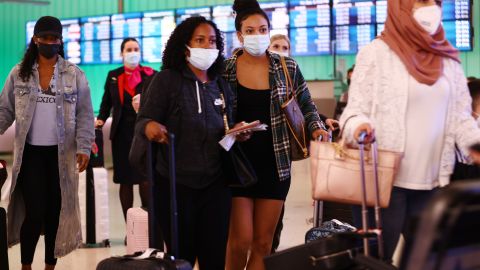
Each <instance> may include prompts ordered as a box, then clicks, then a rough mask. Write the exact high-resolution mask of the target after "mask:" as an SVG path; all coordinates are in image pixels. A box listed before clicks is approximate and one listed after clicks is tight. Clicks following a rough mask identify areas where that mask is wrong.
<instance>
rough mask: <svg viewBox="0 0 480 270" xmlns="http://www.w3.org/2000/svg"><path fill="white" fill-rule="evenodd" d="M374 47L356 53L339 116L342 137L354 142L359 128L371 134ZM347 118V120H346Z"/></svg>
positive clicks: (366, 47) (367, 47)
mask: <svg viewBox="0 0 480 270" xmlns="http://www.w3.org/2000/svg"><path fill="white" fill-rule="evenodd" d="M375 68H376V67H375V49H374V47H372V46H370V45H368V46H365V47H364V48H363V49H362V50H360V52H359V54H358V55H357V59H356V64H355V71H354V72H353V75H352V82H351V84H350V88H349V90H348V91H349V92H348V95H349V97H348V98H349V100H348V103H347V106H346V107H345V110H344V111H343V113H342V116H341V117H340V127H341V128H343V137H344V138H345V139H346V140H347V142H348V143H351V144H354V143H355V142H356V138H357V137H358V134H359V129H362V131H367V132H368V133H369V134H372V136H373V128H372V123H371V121H370V119H369V117H370V112H371V109H372V106H373V84H374V81H375V72H374V69H375ZM347 120H348V121H347Z"/></svg>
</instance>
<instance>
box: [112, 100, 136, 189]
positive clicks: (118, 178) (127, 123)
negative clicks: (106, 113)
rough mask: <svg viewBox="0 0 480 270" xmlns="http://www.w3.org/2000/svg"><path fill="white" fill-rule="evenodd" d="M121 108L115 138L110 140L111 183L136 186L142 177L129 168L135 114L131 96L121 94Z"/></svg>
mask: <svg viewBox="0 0 480 270" xmlns="http://www.w3.org/2000/svg"><path fill="white" fill-rule="evenodd" d="M123 96H124V97H123V106H122V109H121V110H122V113H121V116H120V119H119V121H118V126H117V130H116V132H115V136H114V137H113V138H112V159H113V182H114V183H117V184H138V183H140V182H141V181H142V179H143V178H142V176H141V175H140V174H139V173H138V172H137V170H134V169H133V168H132V167H131V166H130V162H129V160H128V154H129V152H130V146H131V145H132V141H133V134H134V130H135V120H136V119H137V113H136V112H135V110H134V109H133V106H132V96H130V95H129V94H128V93H127V91H125V92H124V94H123Z"/></svg>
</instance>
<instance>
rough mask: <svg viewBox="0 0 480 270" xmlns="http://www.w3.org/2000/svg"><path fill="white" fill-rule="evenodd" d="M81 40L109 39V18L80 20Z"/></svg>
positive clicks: (85, 18)
mask: <svg viewBox="0 0 480 270" xmlns="http://www.w3.org/2000/svg"><path fill="white" fill-rule="evenodd" d="M80 23H81V33H82V35H81V37H82V38H81V39H82V40H85V41H87V40H106V39H110V16H100V17H84V18H80Z"/></svg>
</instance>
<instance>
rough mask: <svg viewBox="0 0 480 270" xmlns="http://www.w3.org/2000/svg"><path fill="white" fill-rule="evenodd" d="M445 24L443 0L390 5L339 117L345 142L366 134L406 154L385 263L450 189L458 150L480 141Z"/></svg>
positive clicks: (388, 222) (387, 223)
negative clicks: (435, 198)
mask: <svg viewBox="0 0 480 270" xmlns="http://www.w3.org/2000/svg"><path fill="white" fill-rule="evenodd" d="M441 20H442V8H441V1H433V0H427V1H425V0H423V1H419V0H402V1H388V17H387V21H386V24H385V30H384V31H383V33H382V34H381V36H380V38H377V39H375V40H374V41H373V42H372V43H371V44H369V45H367V46H365V47H364V48H363V49H362V50H361V51H360V52H359V54H358V56H357V61H356V65H355V72H354V73H353V77H352V82H351V85H350V88H349V99H348V105H347V107H346V108H345V111H344V112H343V114H342V117H341V119H340V122H341V126H343V125H345V130H344V134H345V136H346V139H347V141H348V142H350V143H355V142H356V141H357V140H358V138H359V135H360V134H361V133H362V132H366V133H367V135H368V136H367V141H372V140H373V139H374V138H375V139H376V141H377V143H378V147H379V148H380V149H385V150H390V151H396V152H402V153H403V158H402V160H401V164H400V166H399V171H398V173H397V175H396V179H395V181H394V187H393V191H392V194H391V200H390V205H389V207H388V208H386V209H383V211H382V214H383V221H384V224H383V236H384V247H385V255H386V258H387V259H391V257H392V255H393V252H394V250H395V247H396V245H397V242H398V239H399V236H400V234H403V236H404V238H405V240H406V247H409V246H410V244H411V243H412V234H411V226H410V225H411V221H412V220H413V219H414V218H415V217H416V216H418V215H419V214H420V212H421V211H422V209H423V208H424V205H425V203H426V202H427V201H428V200H429V198H430V197H431V196H432V195H433V194H434V193H435V190H437V189H439V188H441V187H443V186H445V185H448V184H449V182H450V180H449V179H450V174H451V173H452V170H453V165H454V161H455V144H457V145H458V146H459V148H460V149H461V150H463V151H464V152H467V153H468V148H469V146H471V145H472V144H474V143H478V142H480V130H479V128H478V126H477V124H476V122H475V120H474V119H473V117H472V107H471V99H470V97H469V93H468V88H467V82H466V79H465V76H464V73H463V70H462V66H461V65H460V59H459V55H458V51H457V50H456V49H455V48H453V46H452V45H451V44H450V43H449V42H448V41H447V40H446V38H445V31H444V29H443V27H442V25H441ZM352 180H355V181H357V179H352ZM355 212H356V213H357V214H356V215H355V216H356V219H357V226H358V225H359V224H361V223H360V222H359V219H360V211H359V210H358V209H357V211H355ZM370 224H373V223H370ZM405 251H406V252H407V253H408V249H405ZM404 254H405V253H404Z"/></svg>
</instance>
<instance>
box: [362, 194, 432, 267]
mask: <svg viewBox="0 0 480 270" xmlns="http://www.w3.org/2000/svg"><path fill="white" fill-rule="evenodd" d="M436 190H437V189H433V190H411V189H404V188H398V187H393V189H392V195H391V198H390V205H389V206H388V208H385V209H382V211H381V215H382V222H383V244H384V250H385V260H386V261H391V259H392V257H393V253H394V252H395V248H396V247H397V244H398V240H399V239H400V234H402V235H403V237H404V239H405V247H407V248H406V249H405V250H404V255H403V256H404V257H405V256H408V251H409V250H408V247H409V246H411V244H412V241H413V238H414V236H415V235H414V233H415V225H416V223H417V220H418V218H419V217H420V214H421V212H422V210H423V208H424V207H425V205H426V204H427V202H428V201H429V199H430V198H431V197H432V196H433V194H434V193H435V192H436ZM368 214H369V220H368V222H369V223H368V224H369V227H370V228H374V227H375V215H374V209H373V208H369V209H368ZM353 222H354V224H355V226H356V227H357V228H361V227H362V207H361V206H353Z"/></svg>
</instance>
